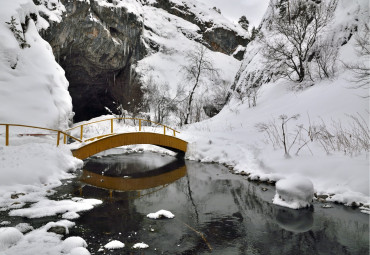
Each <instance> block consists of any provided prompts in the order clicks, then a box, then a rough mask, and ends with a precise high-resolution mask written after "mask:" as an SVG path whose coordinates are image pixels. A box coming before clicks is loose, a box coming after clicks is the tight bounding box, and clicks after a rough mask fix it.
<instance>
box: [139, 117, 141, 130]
mask: <svg viewBox="0 0 370 255" xmlns="http://www.w3.org/2000/svg"><path fill="white" fill-rule="evenodd" d="M139 131H141V119H139Z"/></svg>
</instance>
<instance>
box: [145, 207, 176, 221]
mask: <svg viewBox="0 0 370 255" xmlns="http://www.w3.org/2000/svg"><path fill="white" fill-rule="evenodd" d="M146 217H148V218H150V219H161V218H168V219H172V218H174V217H175V215H174V214H173V213H171V212H170V211H167V210H163V209H162V210H159V211H158V212H155V213H149V214H148V215H147V216H146Z"/></svg>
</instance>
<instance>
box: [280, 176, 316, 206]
mask: <svg viewBox="0 0 370 255" xmlns="http://www.w3.org/2000/svg"><path fill="white" fill-rule="evenodd" d="M313 195H314V188H313V184H312V182H311V181H310V180H309V179H307V178H304V177H300V176H293V177H289V178H286V179H282V180H280V181H278V182H276V194H275V197H274V200H273V203H274V204H276V205H280V206H284V207H289V208H292V209H300V208H305V207H308V206H310V205H311V202H312V199H313Z"/></svg>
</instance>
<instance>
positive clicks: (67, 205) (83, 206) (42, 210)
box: [9, 199, 102, 219]
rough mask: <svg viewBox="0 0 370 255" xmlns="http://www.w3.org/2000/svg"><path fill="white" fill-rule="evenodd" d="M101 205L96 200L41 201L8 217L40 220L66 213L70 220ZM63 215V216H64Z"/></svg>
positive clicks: (14, 211)
mask: <svg viewBox="0 0 370 255" xmlns="http://www.w3.org/2000/svg"><path fill="white" fill-rule="evenodd" d="M101 203H102V201H101V200H97V199H81V200H79V201H77V202H75V201H71V200H58V201H54V200H48V199H43V200H41V201H39V202H37V203H34V204H32V205H31V207H29V208H22V209H15V210H12V211H10V212H9V215H10V216H22V217H28V218H40V217H46V216H53V215H57V214H60V213H65V212H68V214H67V217H68V216H70V219H72V218H74V217H76V215H77V213H76V212H80V211H87V210H91V209H92V208H94V205H98V204H101ZM63 215H64V216H65V215H66V214H63ZM63 218H65V217H63Z"/></svg>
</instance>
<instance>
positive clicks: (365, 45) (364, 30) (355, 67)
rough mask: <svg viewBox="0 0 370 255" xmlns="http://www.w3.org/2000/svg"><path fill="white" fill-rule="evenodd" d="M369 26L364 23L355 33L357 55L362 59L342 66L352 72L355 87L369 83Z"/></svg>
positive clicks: (367, 85) (366, 87)
mask: <svg viewBox="0 0 370 255" xmlns="http://www.w3.org/2000/svg"><path fill="white" fill-rule="evenodd" d="M369 37H370V28H369V25H368V24H367V23H364V24H363V25H362V26H361V28H360V29H359V31H358V32H357V33H356V35H355V40H356V52H357V55H358V56H359V57H360V58H361V57H363V58H364V60H363V61H362V62H361V63H356V64H354V63H351V64H346V63H344V66H345V67H346V68H348V69H349V70H351V71H352V72H353V73H354V80H353V81H354V82H355V83H356V84H357V86H356V88H365V89H368V88H369V84H370V64H369V63H370V38H369Z"/></svg>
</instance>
